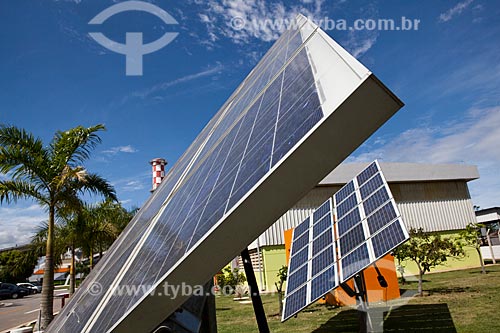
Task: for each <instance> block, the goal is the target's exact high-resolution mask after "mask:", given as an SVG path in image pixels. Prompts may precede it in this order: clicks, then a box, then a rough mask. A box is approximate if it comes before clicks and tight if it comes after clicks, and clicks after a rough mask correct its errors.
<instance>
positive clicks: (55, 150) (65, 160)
mask: <svg viewBox="0 0 500 333" xmlns="http://www.w3.org/2000/svg"><path fill="white" fill-rule="evenodd" d="M105 129H106V128H105V127H104V125H102V124H99V125H95V126H91V127H88V128H85V127H83V126H78V127H75V128H72V129H70V130H68V131H65V132H63V131H59V132H57V133H56V134H55V136H54V138H53V139H52V142H51V144H50V146H51V150H52V161H53V164H54V165H57V169H58V170H59V171H62V169H63V168H64V167H65V166H66V165H70V166H72V167H74V166H76V165H78V164H81V163H82V162H83V161H85V160H87V159H88V158H89V157H90V153H91V151H92V150H93V149H94V148H95V146H96V145H97V144H99V143H100V142H101V138H100V137H99V135H97V132H99V131H103V130H105Z"/></svg>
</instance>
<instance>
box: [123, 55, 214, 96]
mask: <svg viewBox="0 0 500 333" xmlns="http://www.w3.org/2000/svg"><path fill="white" fill-rule="evenodd" d="M222 69H223V66H222V64H221V63H216V65H215V66H214V67H211V68H208V69H205V70H202V71H200V72H197V73H193V74H189V75H186V76H182V77H180V78H177V79H174V80H172V81H166V82H161V83H158V84H156V85H154V86H152V87H150V88H148V89H145V90H141V91H136V92H134V93H133V94H132V95H131V97H136V98H141V99H144V98H146V97H149V96H150V95H152V94H155V93H158V92H161V91H164V90H167V89H168V88H171V87H174V86H176V85H179V84H181V83H186V82H190V81H194V80H196V79H200V78H202V77H206V76H211V75H214V74H217V73H219V72H220V71H222ZM127 98H128V97H127Z"/></svg>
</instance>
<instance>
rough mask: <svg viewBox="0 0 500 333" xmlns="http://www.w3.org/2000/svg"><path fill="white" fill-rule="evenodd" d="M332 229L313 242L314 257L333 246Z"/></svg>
mask: <svg viewBox="0 0 500 333" xmlns="http://www.w3.org/2000/svg"><path fill="white" fill-rule="evenodd" d="M332 242H333V237H332V229H331V228H328V229H327V231H326V232H324V233H323V234H321V236H319V237H318V238H316V239H315V240H314V241H313V250H312V256H313V257H314V256H315V255H316V254H318V253H319V252H321V251H322V250H323V249H325V248H326V247H327V246H328V245H330V244H332Z"/></svg>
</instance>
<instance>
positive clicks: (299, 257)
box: [288, 247, 309, 273]
mask: <svg viewBox="0 0 500 333" xmlns="http://www.w3.org/2000/svg"><path fill="white" fill-rule="evenodd" d="M292 251H293V253H292V257H291V258H290V267H289V269H288V271H289V272H290V273H292V272H294V271H295V270H296V269H297V268H299V267H300V266H302V265H303V264H305V263H306V262H307V259H308V258H309V247H306V248H304V249H302V250H301V251H299V252H297V251H295V250H293V249H292Z"/></svg>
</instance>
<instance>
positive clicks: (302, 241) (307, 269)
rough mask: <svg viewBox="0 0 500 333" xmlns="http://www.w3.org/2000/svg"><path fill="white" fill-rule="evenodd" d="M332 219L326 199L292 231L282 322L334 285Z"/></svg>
mask: <svg viewBox="0 0 500 333" xmlns="http://www.w3.org/2000/svg"><path fill="white" fill-rule="evenodd" d="M332 218H333V217H332V202H331V199H328V200H327V201H326V202H325V203H323V204H322V205H321V206H320V207H319V208H318V209H317V210H316V211H315V212H314V213H313V214H312V215H311V216H310V217H308V218H307V219H305V220H304V221H303V222H302V223H300V224H299V225H298V226H297V227H296V228H295V229H294V231H293V235H292V248H291V251H290V264H289V267H288V278H287V285H286V295H287V296H286V299H285V306H284V312H283V318H284V320H286V319H288V318H290V317H291V316H293V315H295V314H296V313H297V312H299V311H300V310H302V309H303V308H305V307H306V306H308V305H309V304H311V303H312V302H315V301H317V300H318V299H319V298H321V297H323V295H325V294H326V293H328V292H329V291H330V290H332V289H334V288H335V287H337V286H338V280H337V275H338V274H337V264H336V262H335V260H334V259H335V243H334V242H333V240H334V234H333V220H332Z"/></svg>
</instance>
